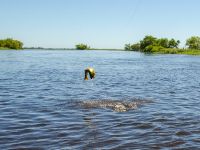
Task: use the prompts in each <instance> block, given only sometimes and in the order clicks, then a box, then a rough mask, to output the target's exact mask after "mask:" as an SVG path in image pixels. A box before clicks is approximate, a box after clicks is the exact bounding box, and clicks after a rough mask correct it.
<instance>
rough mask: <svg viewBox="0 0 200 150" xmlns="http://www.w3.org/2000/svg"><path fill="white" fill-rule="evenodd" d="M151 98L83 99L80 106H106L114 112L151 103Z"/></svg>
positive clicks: (88, 107) (87, 107)
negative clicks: (127, 99) (130, 99)
mask: <svg viewBox="0 0 200 150" xmlns="http://www.w3.org/2000/svg"><path fill="white" fill-rule="evenodd" d="M151 102H153V101H151V100H140V99H134V100H132V101H126V100H110V99H108V100H85V101H81V102H80V106H81V107H83V108H86V109H92V108H105V109H106V108H108V109H112V110H113V111H116V112H126V111H129V110H133V109H137V108H138V107H139V106H141V105H143V104H145V103H151Z"/></svg>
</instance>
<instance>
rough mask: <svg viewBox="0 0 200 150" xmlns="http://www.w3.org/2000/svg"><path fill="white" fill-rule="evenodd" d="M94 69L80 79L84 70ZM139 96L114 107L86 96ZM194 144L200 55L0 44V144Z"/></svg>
mask: <svg viewBox="0 0 200 150" xmlns="http://www.w3.org/2000/svg"><path fill="white" fill-rule="evenodd" d="M87 66H93V67H94V68H95V69H96V72H97V76H96V78H95V79H94V80H88V81H84V80H83V78H84V69H85V68H86V67H87ZM135 99H137V100H141V101H143V102H146V101H152V103H144V104H143V103H141V105H140V106H139V107H138V108H137V109H131V110H129V111H126V112H116V111H113V110H112V109H110V108H107V107H103V108H102V107H94V108H93V107H82V106H81V105H79V103H80V102H85V101H87V102H88V101H93V100H95V101H97V100H107V101H125V102H127V103H128V102H131V101H134V100H135ZM160 148H164V149H179V148H180V149H181V148H185V149H198V148H200V57H199V56H185V55H143V54H140V53H134V52H122V51H121V52H118V51H42V50H38V51H37V50H35V51H31V50H26V51H1V52H0V149H160Z"/></svg>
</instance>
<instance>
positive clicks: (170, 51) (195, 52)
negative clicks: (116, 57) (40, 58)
mask: <svg viewBox="0 0 200 150" xmlns="http://www.w3.org/2000/svg"><path fill="white" fill-rule="evenodd" d="M0 50H3V51H4V50H9V51H10V50H17V51H20V50H35V51H37V50H52V51H56V50H65V51H93V50H96V51H126V52H140V51H133V50H124V49H97V48H93V49H88V50H79V49H75V48H40V47H39V48H33V47H24V48H23V49H9V48H5V47H0ZM140 53H143V52H140ZM148 54H163V55H165V54H177V55H197V56H198V55H200V50H193V49H163V50H161V51H156V52H152V53H148Z"/></svg>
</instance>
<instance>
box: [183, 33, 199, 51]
mask: <svg viewBox="0 0 200 150" xmlns="http://www.w3.org/2000/svg"><path fill="white" fill-rule="evenodd" d="M186 46H188V48H189V49H200V37H198V36H192V37H190V38H189V39H187V41H186Z"/></svg>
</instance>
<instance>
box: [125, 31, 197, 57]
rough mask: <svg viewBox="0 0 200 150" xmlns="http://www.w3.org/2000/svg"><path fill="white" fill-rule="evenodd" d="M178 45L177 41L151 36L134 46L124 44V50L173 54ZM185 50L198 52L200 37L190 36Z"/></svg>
mask: <svg viewBox="0 0 200 150" xmlns="http://www.w3.org/2000/svg"><path fill="white" fill-rule="evenodd" d="M179 44H180V41H179V40H175V39H173V38H172V39H168V38H156V37H154V36H151V35H147V36H145V37H144V38H143V39H142V40H141V41H140V42H138V43H135V44H125V50H133V51H141V52H147V53H151V52H152V53H153V52H159V51H171V52H173V50H174V52H175V51H176V50H177V51H178V50H179V51H180V49H178V47H179ZM185 45H186V47H187V49H193V50H200V37H198V36H192V37H190V38H188V39H187V40H186V44H185Z"/></svg>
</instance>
